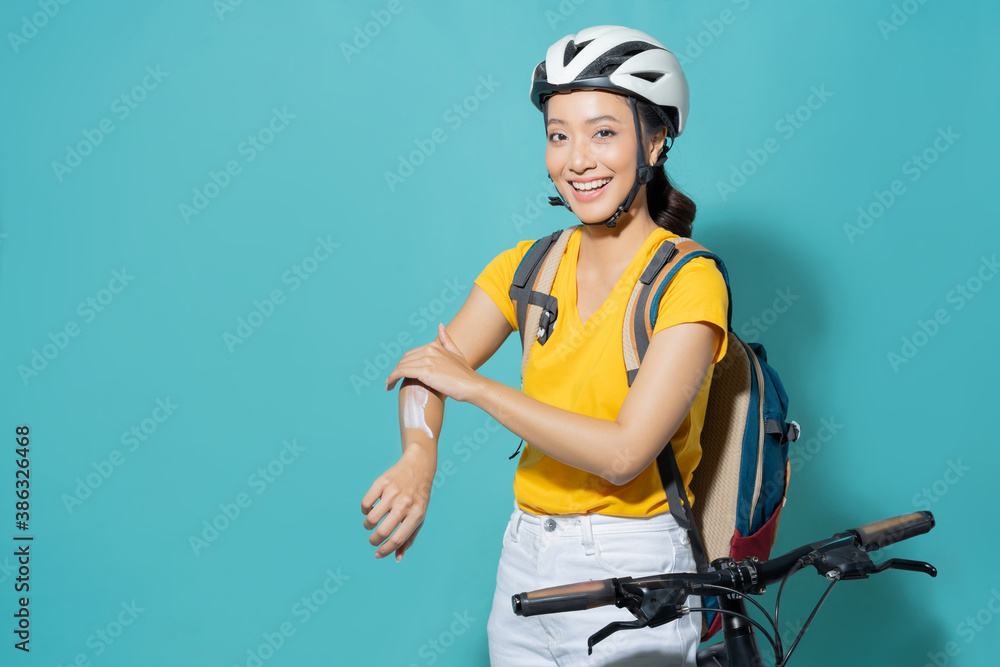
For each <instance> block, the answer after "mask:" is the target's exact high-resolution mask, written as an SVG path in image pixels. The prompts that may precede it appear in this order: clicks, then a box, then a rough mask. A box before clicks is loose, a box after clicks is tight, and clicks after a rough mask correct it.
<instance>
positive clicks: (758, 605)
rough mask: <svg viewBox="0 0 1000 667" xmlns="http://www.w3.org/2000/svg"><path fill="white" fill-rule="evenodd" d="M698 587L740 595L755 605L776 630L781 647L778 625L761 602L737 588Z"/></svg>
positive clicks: (707, 585) (712, 585) (709, 585)
mask: <svg viewBox="0 0 1000 667" xmlns="http://www.w3.org/2000/svg"><path fill="white" fill-rule="evenodd" d="M698 587H699V588H717V589H719V590H722V591H727V592H729V593H735V594H736V595H739V596H740V597H741V598H743V599H744V600H745V601H747V602H749V603H751V604H753V605H754V606H756V607H757V609H760V611H761V613H762V614H764V618H766V619H767V622H768V623H770V624H771V627H772V628H774V636H775V637H776V638H777V639H778V646H781V639H780V638H779V637H778V625H777V623H775V622H774V620H773V619H772V618H771V615H770V614H768V613H767V610H766V609H764V607H763V605H761V604H760V603H759V602H757V601H756V600H754V599H753V598H752V597H750V596H749V595H747V594H746V593H740V592H739V591H738V590H736V589H735V588H729V587H728V586H720V585H718V584H698Z"/></svg>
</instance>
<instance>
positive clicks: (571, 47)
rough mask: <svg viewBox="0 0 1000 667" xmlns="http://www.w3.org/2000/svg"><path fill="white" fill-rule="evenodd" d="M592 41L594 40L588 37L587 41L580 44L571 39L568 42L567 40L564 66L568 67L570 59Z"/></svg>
mask: <svg viewBox="0 0 1000 667" xmlns="http://www.w3.org/2000/svg"><path fill="white" fill-rule="evenodd" d="M592 41H594V40H592V39H588V40H587V41H585V42H580V43H579V44H577V43H576V42H574V41H573V40H572V39H571V40H569V41H568V42H566V50H565V51H564V52H563V67H568V66H569V63H570V61H571V60H573V58H575V57H576V54H578V53H580V51H582V50H583V49H584V48H585V47H586V46H587V45H588V44H590V43H591V42H592Z"/></svg>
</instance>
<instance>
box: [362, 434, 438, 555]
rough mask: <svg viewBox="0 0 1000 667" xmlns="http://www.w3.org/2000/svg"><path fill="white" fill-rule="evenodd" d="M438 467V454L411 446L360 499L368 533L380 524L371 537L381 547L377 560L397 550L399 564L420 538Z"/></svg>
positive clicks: (369, 539)
mask: <svg viewBox="0 0 1000 667" xmlns="http://www.w3.org/2000/svg"><path fill="white" fill-rule="evenodd" d="M436 467H437V457H436V455H434V454H430V455H429V454H428V453H427V452H426V450H422V449H420V448H419V447H416V446H411V447H408V448H407V449H406V451H404V452H403V455H402V456H401V457H400V458H399V461H398V462H397V463H396V464H395V465H394V466H392V467H391V468H389V469H388V470H386V471H385V472H384V473H382V475H380V476H379V478H378V479H376V480H375V482H374V483H373V484H372V486H371V488H370V489H368V493H366V494H365V496H364V498H362V499H361V513H362V514H364V515H365V520H364V523H363V525H364V527H365V530H371V529H372V528H375V526H376V525H378V528H377V529H376V530H375V532H374V533H372V535H371V537H369V538H368V542H369V543H370V544H372V545H373V546H377V547H378V549H376V551H375V557H376V558H383V557H385V556H387V555H388V554H389V553H391V552H392V551H393V550H395V552H396V562H399V561H401V560H402V559H403V554H405V553H406V551H407V550H408V549H409V548H410V546H411V545H412V544H413V541H414V540H415V539H417V533H419V532H420V528H421V526H422V525H423V523H424V516H425V515H426V514H427V505H428V504H429V502H430V495H431V487H432V485H433V483H434V470H435V468H436ZM376 500H378V502H377V503H376V502H375V501H376ZM379 521H381V522H382V523H381V524H379ZM393 531H395V532H393ZM390 534H391V535H392V537H389V535H390ZM386 538H388V540H386ZM383 542H384V544H383Z"/></svg>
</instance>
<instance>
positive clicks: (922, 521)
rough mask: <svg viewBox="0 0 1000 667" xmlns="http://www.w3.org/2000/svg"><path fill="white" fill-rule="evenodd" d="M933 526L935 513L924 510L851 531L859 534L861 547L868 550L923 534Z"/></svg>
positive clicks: (868, 524)
mask: <svg viewBox="0 0 1000 667" xmlns="http://www.w3.org/2000/svg"><path fill="white" fill-rule="evenodd" d="M933 527H934V515H933V514H931V513H930V512H927V511H923V512H913V513H911V514H903V515H900V516H896V517H892V518H891V519H882V520H881V521H875V522H873V523H867V524H865V525H863V526H859V527H858V528H855V529H854V530H852V531H850V532H852V533H854V534H855V535H857V537H858V541H859V542H860V546H861V548H862V549H864V550H865V551H866V552H867V551H875V550H877V549H881V548H883V547H887V546H889V545H890V544H893V543H895V542H901V541H903V540H907V539H909V538H911V537H916V536H917V535H923V534H924V533H926V532H928V531H930V529H931V528H933Z"/></svg>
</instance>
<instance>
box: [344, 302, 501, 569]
mask: <svg viewBox="0 0 1000 667" xmlns="http://www.w3.org/2000/svg"><path fill="white" fill-rule="evenodd" d="M445 329H446V330H447V332H448V336H450V337H451V339H452V340H453V341H454V342H455V344H456V345H457V346H458V348H459V350H461V352H462V355H463V356H464V357H465V359H466V361H468V363H469V365H470V366H471V367H472V368H473V369H478V368H479V367H480V366H482V365H483V364H484V363H486V361H487V360H489V358H490V357H492V356H493V354H494V353H495V352H496V351H497V350H498V349H500V346H501V345H502V344H503V342H504V341H505V340H506V339H507V336H509V335H510V333H511V332H512V331H513V328H512V327H511V325H510V323H509V322H508V321H507V318H506V317H505V316H504V314H503V312H502V311H501V310H500V308H498V307H497V305H496V304H495V303H494V302H493V300H492V299H491V298H490V297H489V296H488V295H487V294H486V292H485V291H483V289H482V288H480V287H479V286H478V285H476V284H475V283H473V285H472V290H471V291H470V292H469V296H468V297H467V298H466V300H465V303H464V304H462V307H461V308H460V309H459V311H458V313H457V314H456V315H455V317H454V318H453V319H452V320H451V322H449V323H448V325H447V326H446V327H445ZM427 345H436V346H440V342H438V339H437V337H435V338H434V340H432V341H431V342H430V343H428V344H427ZM444 398H445V397H444V395H443V394H441V393H440V392H437V391H435V390H433V389H430V388H428V387H427V386H426V385H424V384H423V383H422V382H419V381H417V380H412V379H406V380H404V381H403V382H402V383H401V386H400V390H399V429H400V439H401V442H402V450H403V453H402V455H401V456H400V458H399V461H398V462H397V463H396V464H395V465H393V466H392V467H391V468H389V469H388V470H387V471H386V472H385V473H383V474H382V475H380V476H379V478H378V479H376V480H375V482H374V483H373V484H372V486H371V488H370V489H369V490H368V493H366V494H365V496H364V498H362V500H361V512H362V513H363V514H365V520H364V527H365V529H367V530H371V529H372V528H374V527H375V526H376V525H378V528H377V529H376V530H375V532H374V533H372V535H371V536H370V537H369V539H368V542H369V543H370V544H372V545H373V546H376V547H378V548H377V549H376V552H375V557H376V558H382V557H384V556H386V555H388V554H389V553H391V552H392V551H395V552H396V560H397V561H398V560H400V559H401V558H402V557H403V554H405V553H406V551H407V549H409V547H410V545H411V544H413V541H414V540H415V539H416V537H417V533H418V532H419V531H420V527H421V526H422V525H423V520H424V515H425V514H426V512H427V506H428V504H429V503H430V494H431V488H432V486H433V482H434V473H435V471H436V470H437V444H438V436H439V435H440V434H441V425H442V422H443V420H444ZM376 501H378V502H377V503H376ZM383 519H384V520H383ZM380 521H381V524H380V523H379V522H380ZM393 531H395V532H393ZM390 534H391V535H392V537H390Z"/></svg>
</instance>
